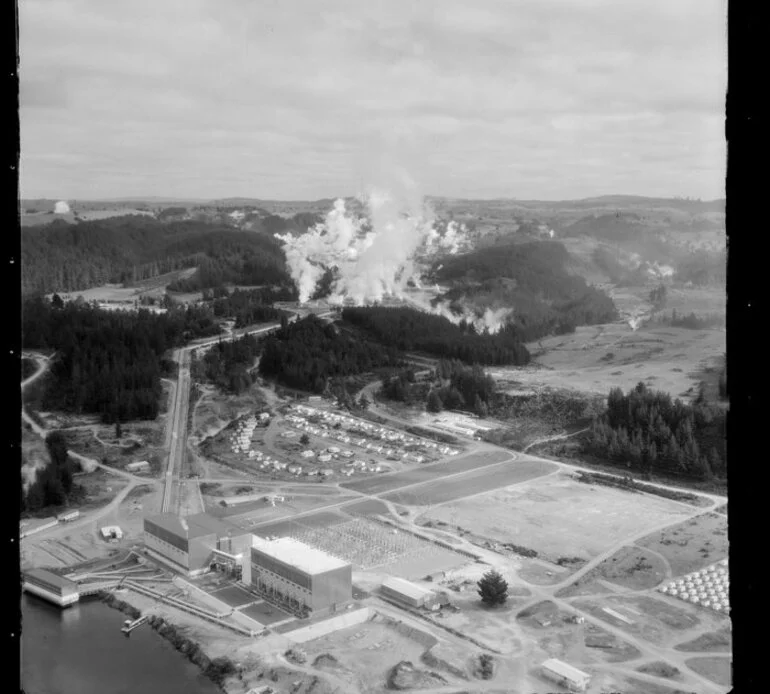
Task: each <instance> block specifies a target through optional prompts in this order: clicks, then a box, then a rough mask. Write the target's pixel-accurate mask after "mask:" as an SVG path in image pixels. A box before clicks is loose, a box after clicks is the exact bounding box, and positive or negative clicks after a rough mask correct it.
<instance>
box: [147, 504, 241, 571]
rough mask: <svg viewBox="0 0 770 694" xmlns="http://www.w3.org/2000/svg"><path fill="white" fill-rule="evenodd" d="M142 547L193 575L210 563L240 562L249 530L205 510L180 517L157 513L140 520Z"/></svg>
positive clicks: (166, 562)
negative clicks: (143, 545) (142, 530)
mask: <svg viewBox="0 0 770 694" xmlns="http://www.w3.org/2000/svg"><path fill="white" fill-rule="evenodd" d="M144 542H145V548H146V549H147V550H148V552H149V553H150V554H151V555H152V556H153V557H155V558H157V559H160V560H161V561H162V562H163V563H165V564H167V565H170V566H171V567H172V568H174V569H176V570H177V571H180V572H182V573H186V574H188V575H195V574H199V573H203V572H205V571H207V570H208V569H209V568H210V567H211V565H212V564H213V563H224V564H230V565H233V566H235V565H238V566H239V567H240V566H241V565H242V557H243V556H245V555H247V554H248V549H249V547H250V546H251V533H249V532H247V531H245V530H243V529H241V528H239V527H238V526H236V525H233V524H231V523H227V522H224V521H221V520H219V519H217V518H214V517H213V516H209V515H208V514H206V513H198V514H195V515H192V516H186V517H181V516H177V515H175V514H173V513H160V514H157V515H154V516H147V517H145V519H144Z"/></svg>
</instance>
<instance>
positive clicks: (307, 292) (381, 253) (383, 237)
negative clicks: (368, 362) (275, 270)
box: [276, 188, 465, 304]
mask: <svg viewBox="0 0 770 694" xmlns="http://www.w3.org/2000/svg"><path fill="white" fill-rule="evenodd" d="M410 198H411V199H410ZM364 205H365V208H366V215H364V216H359V215H356V214H354V213H352V212H350V211H349V210H348V209H347V208H346V206H345V201H344V200H337V201H336V202H335V203H334V207H333V208H332V210H331V211H330V212H329V213H328V214H327V215H326V219H325V220H324V221H323V222H321V223H320V224H317V225H316V226H314V227H313V228H311V229H308V231H307V233H305V234H302V235H301V236H297V237H293V236H291V235H290V234H285V235H283V236H281V235H279V234H276V238H278V239H280V240H281V241H283V244H284V251H285V253H286V260H287V263H288V266H289V271H290V274H291V277H292V279H293V280H294V282H295V284H296V286H297V290H298V292H299V300H300V302H301V303H305V302H306V301H308V299H310V297H311V296H312V295H313V292H314V291H315V290H316V288H317V286H318V283H319V281H320V280H321V278H322V277H323V275H324V273H325V272H326V271H327V270H328V269H332V270H334V271H335V280H334V282H333V285H332V293H331V297H330V298H329V301H330V302H331V303H341V302H342V301H343V300H344V299H345V298H348V299H351V300H352V301H353V302H354V303H356V304H370V303H374V302H378V301H381V300H382V299H383V297H385V296H395V297H403V296H404V293H405V289H406V286H407V283H408V282H409V281H410V280H411V281H412V282H413V283H414V284H416V285H417V286H421V283H420V279H421V276H422V274H423V272H424V270H425V264H426V261H427V260H429V259H430V258H431V257H433V256H435V255H436V254H437V253H439V252H440V251H445V252H448V253H450V254H454V253H457V252H458V251H459V250H460V249H461V248H462V247H463V245H464V243H465V227H464V226H462V225H458V224H456V223H455V222H453V221H452V222H449V223H448V224H446V225H445V227H444V228H443V229H439V228H437V224H436V221H435V215H434V213H433V211H432V210H431V209H430V207H428V206H427V205H426V204H425V203H424V202H422V201H421V200H419V201H418V200H415V199H414V196H402V199H398V198H397V197H395V196H394V195H392V194H391V193H390V192H389V191H386V190H382V189H376V188H373V189H370V190H369V191H368V193H367V194H366V196H365V198H364Z"/></svg>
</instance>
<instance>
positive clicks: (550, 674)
mask: <svg viewBox="0 0 770 694" xmlns="http://www.w3.org/2000/svg"><path fill="white" fill-rule="evenodd" d="M541 667H542V671H543V675H544V676H545V677H546V678H547V679H549V680H551V681H552V682H556V683H557V684H560V685H561V686H563V687H566V688H567V689H569V690H570V691H571V692H584V691H585V690H586V689H587V688H588V683H589V682H590V680H591V676H590V675H589V674H588V673H586V672H583V671H582V670H578V669H577V668H576V667H573V666H572V665H569V664H568V663H564V662H562V661H561V660H557V659H556V658H550V659H549V660H546V661H545V662H544V663H543V665H542V666H541Z"/></svg>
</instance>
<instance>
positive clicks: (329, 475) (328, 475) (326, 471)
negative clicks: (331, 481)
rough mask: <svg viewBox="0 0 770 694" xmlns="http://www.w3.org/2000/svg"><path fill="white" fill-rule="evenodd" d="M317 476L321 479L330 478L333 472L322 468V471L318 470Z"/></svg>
mask: <svg viewBox="0 0 770 694" xmlns="http://www.w3.org/2000/svg"><path fill="white" fill-rule="evenodd" d="M318 474H319V475H321V476H322V477H331V476H332V475H333V474H334V470H332V469H331V468H329V467H327V468H324V469H323V470H319V471H318Z"/></svg>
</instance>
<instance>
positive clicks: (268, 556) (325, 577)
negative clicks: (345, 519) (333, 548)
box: [250, 535, 353, 615]
mask: <svg viewBox="0 0 770 694" xmlns="http://www.w3.org/2000/svg"><path fill="white" fill-rule="evenodd" d="M352 571H353V570H352V567H351V565H350V564H349V563H348V562H345V561H343V560H342V559H338V558H337V557H333V556H331V555H330V554H327V553H326V552H322V551H321V550H319V549H315V548H314V547H310V546H309V545H306V544H304V543H303V542H300V541H299V540H295V539H294V538H291V537H280V538H273V539H266V538H262V537H259V536H257V535H253V536H252V545H251V572H250V575H251V584H252V586H253V587H254V588H255V589H256V591H257V592H258V593H260V594H261V595H263V596H265V597H266V598H267V599H268V600H269V601H271V602H275V603H278V604H280V605H282V606H284V607H286V608H288V609H289V610H292V611H293V612H295V613H303V612H306V613H311V614H313V615H320V614H328V613H334V612H336V611H337V610H339V609H340V608H342V607H344V605H346V604H347V603H349V602H350V600H351V599H352V595H353V582H352V581H353V573H352Z"/></svg>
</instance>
